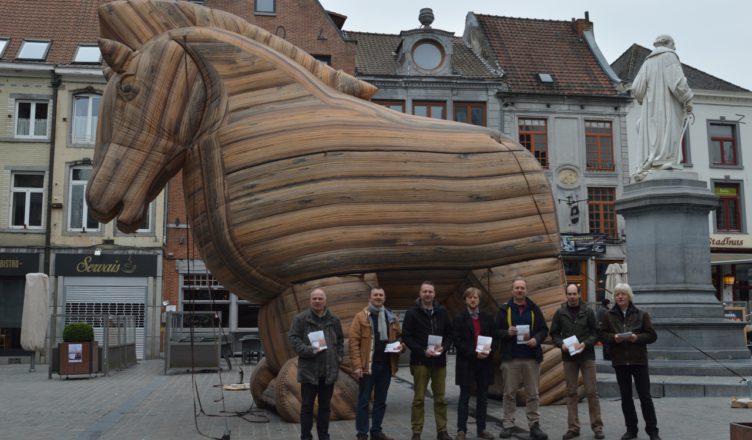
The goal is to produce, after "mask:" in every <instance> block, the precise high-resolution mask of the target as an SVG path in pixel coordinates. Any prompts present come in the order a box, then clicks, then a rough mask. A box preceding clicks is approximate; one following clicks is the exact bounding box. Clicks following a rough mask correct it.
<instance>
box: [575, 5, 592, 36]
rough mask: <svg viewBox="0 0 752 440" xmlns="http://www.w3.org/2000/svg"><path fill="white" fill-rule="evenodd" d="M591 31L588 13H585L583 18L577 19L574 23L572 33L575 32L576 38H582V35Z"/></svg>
mask: <svg viewBox="0 0 752 440" xmlns="http://www.w3.org/2000/svg"><path fill="white" fill-rule="evenodd" d="M592 30H593V22H591V21H590V12H588V11H585V18H578V19H577V20H575V21H574V31H575V32H577V36H579V37H582V34H584V33H585V32H587V31H592Z"/></svg>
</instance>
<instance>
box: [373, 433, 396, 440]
mask: <svg viewBox="0 0 752 440" xmlns="http://www.w3.org/2000/svg"><path fill="white" fill-rule="evenodd" d="M371 440H394V439H393V438H391V437H389V436H388V435H386V434H384V433H383V432H380V433H378V434H371Z"/></svg>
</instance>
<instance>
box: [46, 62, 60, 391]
mask: <svg viewBox="0 0 752 440" xmlns="http://www.w3.org/2000/svg"><path fill="white" fill-rule="evenodd" d="M51 83H52V118H51V120H52V128H51V129H50V158H49V161H48V162H47V163H48V165H47V166H48V170H49V171H48V174H47V213H46V215H45V228H44V229H45V231H44V273H46V274H47V276H48V277H49V276H50V268H51V266H52V264H51V262H50V254H51V252H50V246H51V243H52V190H53V188H54V179H53V176H54V175H55V135H56V133H57V97H58V93H59V91H60V83H61V78H60V75H58V74H57V73H55V71H54V70H53V71H52V81H51ZM50 278H51V277H50ZM51 287H52V289H51V290H52V313H51V314H50V316H53V315H55V314H56V313H57V287H56V286H55V283H54V282H53V283H51ZM51 321H52V322H51V323H50V324H51V325H50V327H51V328H50V345H49V346H48V347H47V356H46V361H47V364H48V365H49V366H50V368H49V371H48V373H47V378H48V379H52V346H53V344H54V343H55V341H56V340H57V322H56V320H51Z"/></svg>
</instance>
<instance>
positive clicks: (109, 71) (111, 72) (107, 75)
mask: <svg viewBox="0 0 752 440" xmlns="http://www.w3.org/2000/svg"><path fill="white" fill-rule="evenodd" d="M102 73H104V79H106V80H107V81H109V80H110V78H112V75H114V74H115V71H114V70H112V69H110V68H109V67H107V66H104V67H102Z"/></svg>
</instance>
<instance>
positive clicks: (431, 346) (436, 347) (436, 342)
mask: <svg viewBox="0 0 752 440" xmlns="http://www.w3.org/2000/svg"><path fill="white" fill-rule="evenodd" d="M443 340H444V338H443V337H441V336H439V335H428V348H427V349H428V351H431V352H433V353H441V351H442V350H443V348H442V347H441V341H443Z"/></svg>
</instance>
